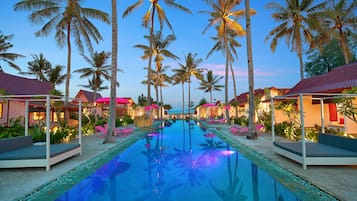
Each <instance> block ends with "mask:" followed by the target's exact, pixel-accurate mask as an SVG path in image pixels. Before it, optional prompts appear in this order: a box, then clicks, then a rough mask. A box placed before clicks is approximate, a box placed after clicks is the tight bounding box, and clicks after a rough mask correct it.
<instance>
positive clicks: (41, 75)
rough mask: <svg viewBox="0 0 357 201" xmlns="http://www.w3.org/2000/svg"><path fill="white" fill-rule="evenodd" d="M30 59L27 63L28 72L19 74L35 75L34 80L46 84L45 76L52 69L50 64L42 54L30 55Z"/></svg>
mask: <svg viewBox="0 0 357 201" xmlns="http://www.w3.org/2000/svg"><path fill="white" fill-rule="evenodd" d="M32 58H33V60H32V61H29V62H27V65H28V69H29V71H28V72H21V74H24V75H35V77H36V79H38V80H41V81H45V82H46V81H47V78H46V74H47V72H48V71H49V70H50V69H51V68H52V64H51V62H49V61H48V60H47V59H46V58H45V56H44V55H43V54H42V53H40V54H39V55H32Z"/></svg>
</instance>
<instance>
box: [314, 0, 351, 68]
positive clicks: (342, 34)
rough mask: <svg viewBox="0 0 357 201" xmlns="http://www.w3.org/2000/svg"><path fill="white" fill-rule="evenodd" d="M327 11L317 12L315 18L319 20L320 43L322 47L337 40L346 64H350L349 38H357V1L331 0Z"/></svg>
mask: <svg viewBox="0 0 357 201" xmlns="http://www.w3.org/2000/svg"><path fill="white" fill-rule="evenodd" d="M328 2H329V3H330V4H329V6H328V8H327V9H324V10H322V11H321V12H317V13H315V14H314V16H313V17H317V18H318V19H319V28H320V30H319V33H318V37H317V38H318V40H317V41H318V43H319V44H320V45H323V44H325V43H326V42H328V41H330V40H332V39H337V40H338V41H339V42H340V45H341V49H342V53H343V56H344V62H345V64H348V63H350V61H351V59H352V58H353V57H352V53H351V49H350V48H349V46H348V42H347V39H348V36H352V37H356V36H357V35H356V31H357V17H356V8H357V2H356V1H347V0H339V1H337V2H336V1H335V0H329V1H328Z"/></svg>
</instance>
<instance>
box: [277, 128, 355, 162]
mask: <svg viewBox="0 0 357 201" xmlns="http://www.w3.org/2000/svg"><path fill="white" fill-rule="evenodd" d="M273 151H274V153H277V154H279V155H282V156H285V157H287V158H289V159H291V160H294V161H296V162H298V163H301V164H302V165H303V168H304V169H306V168H307V166H308V165H357V140H356V139H352V138H346V137H342V136H336V135H332V134H325V133H320V134H319V136H318V143H313V142H309V143H305V141H303V142H277V141H274V142H273Z"/></svg>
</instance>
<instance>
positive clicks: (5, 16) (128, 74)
mask: <svg viewBox="0 0 357 201" xmlns="http://www.w3.org/2000/svg"><path fill="white" fill-rule="evenodd" d="M16 2H18V1H15V0H6V1H1V3H0V5H1V8H0V9H1V12H0V19H2V20H1V21H0V31H2V33H3V34H5V35H10V34H14V38H13V39H12V40H11V41H10V42H11V43H12V44H13V45H14V47H13V48H12V49H10V51H9V52H14V53H19V54H22V55H25V56H26V57H25V58H21V59H18V60H16V63H17V64H18V65H19V66H20V67H21V68H22V70H23V71H27V62H29V61H31V60H32V56H31V55H34V54H36V55H38V54H40V53H43V54H44V56H45V57H46V58H47V59H48V60H49V61H50V62H51V63H52V64H54V65H55V64H61V65H64V66H66V63H67V48H66V47H64V48H62V49H61V48H59V47H58V46H57V44H56V42H55V40H54V35H53V34H51V35H50V36H48V37H36V36H35V35H34V32H36V31H37V30H39V29H40V28H41V27H42V26H41V25H42V24H33V23H32V22H30V20H29V19H28V16H29V14H30V12H28V11H17V12H15V11H14V10H13V5H14V4H15V3H16ZM110 2H111V1H109V0H106V1H98V0H85V1H84V4H83V7H95V8H97V9H100V10H103V11H105V12H107V13H109V14H110V13H111V10H110V9H111V4H110ZM134 2H136V0H118V28H119V30H118V66H119V68H120V69H122V70H123V71H124V72H123V73H122V72H119V73H118V81H119V82H120V87H119V88H117V96H118V97H132V98H133V99H134V100H135V101H136V100H137V97H138V96H139V95H141V94H144V95H146V90H147V87H146V85H143V84H141V81H143V80H144V79H146V78H145V76H146V72H147V70H145V69H144V67H145V66H147V61H142V60H141V59H140V56H142V54H143V52H142V51H141V50H140V49H137V48H134V47H133V46H134V45H136V44H146V43H147V41H146V40H145V39H144V38H143V36H144V35H147V34H148V30H147V29H145V28H143V27H142V26H141V23H142V21H141V19H142V16H143V15H144V13H145V12H146V10H147V9H148V5H149V4H148V1H144V4H143V5H142V7H141V8H140V9H138V10H136V11H135V12H133V13H132V14H131V15H129V16H128V17H126V18H125V19H122V17H121V16H122V13H123V11H124V10H125V9H126V8H127V7H128V6H129V5H131V4H133V3H134ZM176 2H177V3H180V4H182V5H184V6H185V7H187V8H189V9H190V10H191V11H192V13H193V14H192V15H190V14H187V13H184V12H182V11H177V10H175V9H172V8H167V7H166V6H165V5H164V4H163V7H164V9H165V10H166V14H167V17H168V19H169V21H170V22H171V24H172V26H173V29H174V31H175V35H176V40H175V41H174V42H173V43H172V44H171V45H170V46H169V48H168V49H169V50H170V51H171V52H172V53H174V54H176V55H177V56H178V57H180V58H181V60H180V61H173V60H165V61H164V63H163V64H164V65H169V66H170V67H171V68H177V66H178V64H177V63H184V62H185V61H184V56H185V55H187V54H188V53H190V52H192V53H197V54H198V57H199V58H202V59H204V62H203V63H202V64H201V65H200V67H201V68H206V69H209V70H212V71H213V73H214V74H216V75H224V71H225V59H224V56H223V55H222V53H220V52H217V53H214V54H213V55H212V56H211V57H210V58H209V59H207V60H205V58H206V55H207V53H208V52H209V50H210V49H211V48H212V47H213V45H214V42H213V41H212V40H211V39H210V37H212V36H215V30H214V29H213V28H211V29H210V30H208V31H207V32H205V34H202V31H203V30H204V28H205V27H206V25H207V23H208V15H207V14H202V13H199V11H203V10H205V11H207V10H211V9H210V8H209V7H208V6H207V5H206V4H205V3H204V2H202V1H199V0H190V1H184V0H177V1H176ZM242 2H243V3H242V4H241V5H240V6H239V7H238V8H239V9H244V1H242ZM269 2H271V1H251V8H253V9H255V10H256V11H257V14H256V15H255V16H252V19H251V21H252V35H253V36H252V37H253V40H252V44H253V65H254V76H255V79H254V84H255V88H264V87H272V86H274V87H277V88H290V87H293V86H294V85H295V84H296V83H297V82H298V81H299V79H300V75H299V62H298V58H297V56H296V53H294V52H291V51H290V49H289V48H288V47H287V45H286V43H285V41H284V40H282V41H279V44H278V46H277V48H276V51H275V52H274V53H273V52H272V51H271V50H270V47H269V46H270V43H269V42H265V37H266V36H267V35H268V33H269V31H270V30H272V29H273V28H274V27H275V26H277V23H275V22H274V21H273V19H272V18H271V16H270V15H271V12H272V11H271V10H266V9H265V8H264V7H265V5H266V4H267V3H269ZM278 2H280V1H278ZM94 23H95V24H96V26H97V27H98V29H99V30H100V32H101V34H102V35H103V39H104V40H103V41H101V42H100V43H99V44H98V45H94V50H95V51H98V52H100V51H103V50H104V51H111V26H110V25H107V24H104V23H102V22H97V21H94ZM239 23H240V24H242V25H243V26H245V20H244V18H242V19H240V20H239ZM168 34H170V32H169V31H168V30H167V29H165V30H164V36H167V35H168ZM237 40H238V41H239V42H240V43H241V44H242V47H241V48H239V49H238V50H237V52H238V57H239V58H238V60H237V61H236V62H235V63H234V69H235V74H236V84H237V94H240V93H243V92H247V91H248V73H247V58H246V41H245V37H242V38H238V39H237ZM72 50H73V51H72V71H73V70H76V69H79V68H83V67H88V64H87V63H86V62H85V61H84V59H83V58H82V57H81V56H80V55H79V54H78V52H77V48H76V47H75V46H73V48H72ZM87 55H88V54H87ZM1 65H2V66H3V68H4V71H5V72H7V73H11V74H18V73H17V72H16V71H15V70H13V69H11V68H10V67H8V66H6V65H5V63H1ZM168 74H170V75H171V74H172V73H170V72H168ZM193 80H194V81H193V83H192V85H191V96H192V100H193V101H194V103H195V104H197V103H198V102H199V101H200V100H201V99H202V98H206V100H208V101H209V93H204V92H203V91H200V90H198V89H197V87H198V86H199V85H198V81H197V80H195V79H193ZM229 80H230V81H229V98H230V99H231V98H233V82H232V78H231V77H229ZM80 84H87V79H80V78H79V74H77V73H72V78H71V82H70V96H71V97H74V96H75V95H76V93H77V92H78V91H79V90H80V89H84V88H83V87H80V86H78V85H80ZM104 84H106V85H108V86H109V82H105V83H104ZM220 84H222V85H223V84H224V79H222V81H221V83H220ZM57 88H58V89H59V90H60V91H62V92H64V84H63V85H59V86H58V87H57ZM86 90H88V89H86ZM185 91H186V92H187V88H185ZM100 93H101V94H102V95H103V96H109V90H105V91H101V92H100ZM163 96H164V102H165V103H167V104H171V105H172V106H173V107H174V108H181V100H182V97H181V86H180V85H176V86H170V87H168V88H164V90H163ZM152 97H154V98H155V94H154V89H152ZM185 97H186V98H187V95H185ZM213 97H214V98H215V99H219V100H221V101H222V102H224V90H222V91H221V92H217V91H215V92H213Z"/></svg>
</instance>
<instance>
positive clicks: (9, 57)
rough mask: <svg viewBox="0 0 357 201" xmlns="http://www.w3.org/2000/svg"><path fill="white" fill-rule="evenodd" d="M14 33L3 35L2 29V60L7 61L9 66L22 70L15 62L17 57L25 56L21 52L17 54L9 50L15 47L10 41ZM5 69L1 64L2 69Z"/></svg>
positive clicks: (0, 37) (0, 43)
mask: <svg viewBox="0 0 357 201" xmlns="http://www.w3.org/2000/svg"><path fill="white" fill-rule="evenodd" d="M12 37H14V35H7V36H6V35H3V34H2V33H1V31H0V61H4V62H6V63H7V64H8V65H9V66H11V67H12V68H14V69H16V70H18V71H21V68H20V67H19V66H18V65H16V64H15V63H14V61H15V59H17V58H19V57H24V56H23V55H21V54H16V53H10V52H7V51H8V50H9V49H10V48H12V47H13V45H12V44H11V43H10V42H8V40H11V39H12ZM3 70H4V69H3V68H2V67H1V65H0V71H3Z"/></svg>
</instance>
